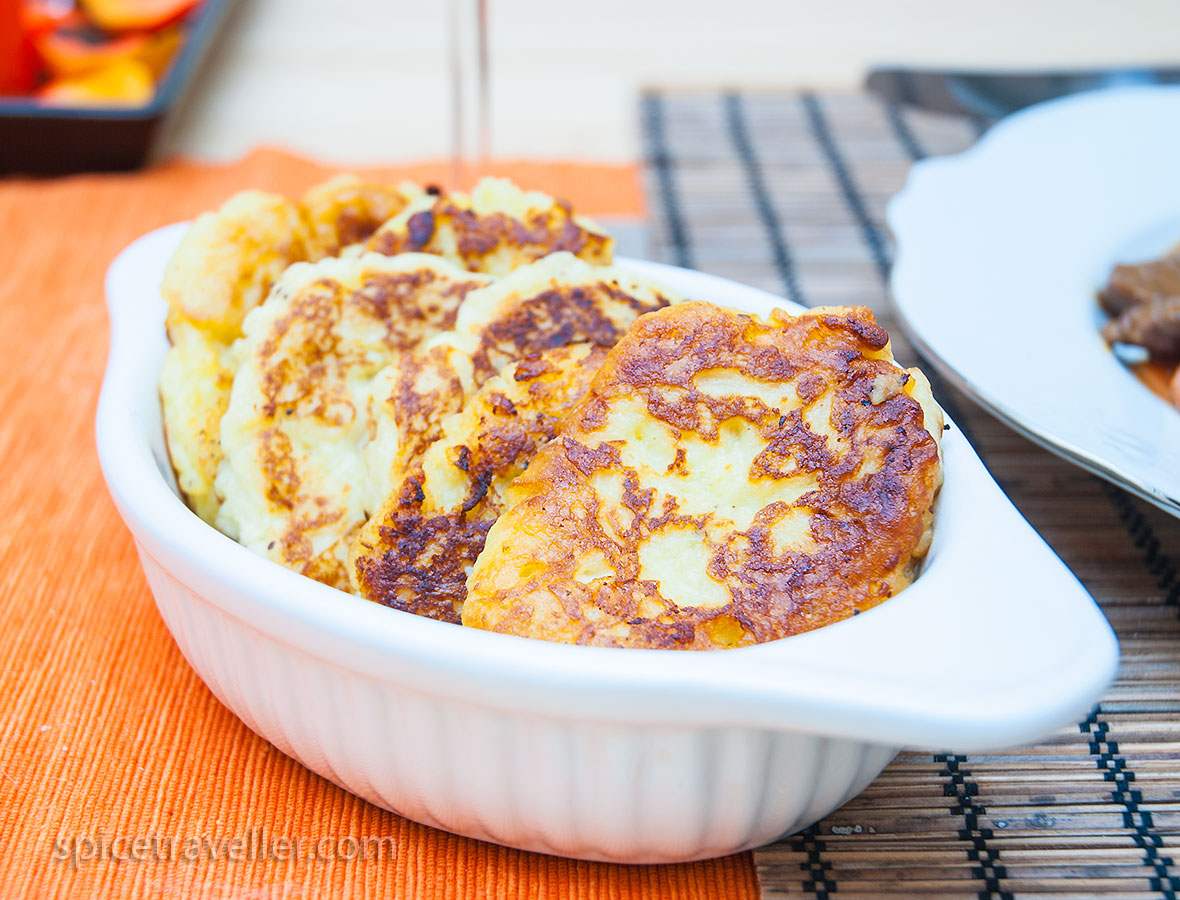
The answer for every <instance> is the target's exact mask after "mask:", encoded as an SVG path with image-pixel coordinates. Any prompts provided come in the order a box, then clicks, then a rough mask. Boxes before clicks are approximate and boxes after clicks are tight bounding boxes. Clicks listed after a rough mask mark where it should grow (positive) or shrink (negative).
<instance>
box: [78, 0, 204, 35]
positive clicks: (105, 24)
mask: <svg viewBox="0 0 1180 900" xmlns="http://www.w3.org/2000/svg"><path fill="white" fill-rule="evenodd" d="M78 2H79V5H80V6H81V7H82V11H83V12H84V13H86V17H87V18H88V19H90V21H91V22H93V23H94V24H95V25H97V26H98V27H99V28H102V29H104V30H106V31H153V30H155V29H157V28H162V27H163V26H165V25H168V24H171V23H172V22H175V21H176V20H177V19H180V18H181V17H183V16H184V15H185V14H186V13H188V11H189V10H191V9H192V8H193V7H194V6H196V5H197V3H198V2H199V0H78Z"/></svg>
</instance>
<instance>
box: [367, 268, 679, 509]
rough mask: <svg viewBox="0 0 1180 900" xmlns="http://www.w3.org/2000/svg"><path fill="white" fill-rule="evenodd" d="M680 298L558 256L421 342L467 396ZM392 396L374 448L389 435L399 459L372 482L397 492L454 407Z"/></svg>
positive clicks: (488, 292) (489, 290) (495, 288)
mask: <svg viewBox="0 0 1180 900" xmlns="http://www.w3.org/2000/svg"><path fill="white" fill-rule="evenodd" d="M679 299H680V298H679V296H678V295H676V294H674V293H673V292H671V291H669V290H667V289H666V288H663V287H661V286H659V285H657V284H655V283H654V282H651V281H649V280H647V279H644V278H641V277H639V276H637V275H632V274H630V273H628V272H625V271H623V270H620V269H617V268H613V267H607V266H592V265H589V264H588V263H585V262H583V261H582V260H580V259H577V258H576V257H574V256H572V255H571V254H569V253H554V254H552V255H551V256H548V257H546V258H544V259H542V260H539V261H537V262H535V263H532V264H531V265H528V266H522V267H521V268H519V269H517V270H516V271H514V272H512V273H511V274H509V275H506V276H504V277H503V278H499V279H496V280H495V281H493V282H492V283H491V284H489V285H488V286H487V287H484V288H480V289H479V290H475V291H472V292H471V293H469V294H468V295H467V296H466V298H465V299H464V300H463V303H462V305H461V306H460V307H459V314H458V317H457V318H456V320H455V326H454V328H453V329H452V330H450V331H447V332H443V333H441V334H438V335H436V336H435V337H434V338H432V339H431V340H429V341H427V342H426V343H425V344H423V352H425V353H427V354H428V360H427V362H428V363H429V368H430V370H431V371H433V372H434V373H435V377H443V376H444V374H445V373H453V375H454V377H457V378H458V379H459V380H460V381H461V382H462V384H463V387H464V395H465V396H467V397H469V396H471V394H472V393H473V392H474V391H475V390H476V389H478V388H479V386H480V385H482V384H483V383H484V382H485V381H487V380H488V379H489V378H491V377H493V376H494V375H496V374H497V373H499V371H500V370H501V369H503V368H504V366H506V365H507V364H508V363H510V362H514V361H516V360H518V359H524V358H525V357H527V356H532V355H534V354H537V353H541V352H543V351H545V350H550V349H552V348H554V347H561V346H563V345H565V344H571V343H578V342H581V341H589V342H591V343H594V344H598V345H600V346H612V345H613V344H614V343H615V342H616V341H618V339H619V338H620V337H621V336H622V335H623V333H624V332H625V331H626V330H627V328H628V327H629V326H630V324H631V323H632V322H634V321H635V319H636V317H638V316H639V315H641V314H642V313H645V312H650V311H651V310H654V309H659V308H660V307H662V306H666V305H668V304H669V303H672V302H677V301H678V300H679ZM380 387H381V381H379V382H378V388H380ZM378 396H381V395H380V394H378ZM386 396H388V397H389V398H390V399H389V402H388V403H386V404H377V405H375V407H374V409H375V415H376V416H377V419H378V438H377V440H376V441H375V442H374V446H377V447H384V445H385V444H386V443H387V440H386V439H387V437H388V438H390V440H389V441H388V443H391V444H393V445H394V449H393V451H392V453H391V454H390V453H389V452H386V451H385V450H382V453H383V454H384V455H385V456H388V457H389V458H391V459H392V460H393V462H392V465H391V466H390V470H389V474H388V477H387V478H386V479H384V480H383V481H380V482H377V481H375V482H374V485H377V484H379V485H380V486H381V487H384V488H386V489H392V488H393V487H394V486H396V485H400V484H401V482H402V479H404V478H405V477H406V475H408V474H409V473H410V472H412V471H413V470H414V468H415V467H416V466H417V465H418V463H419V462H420V461H421V458H422V453H423V452H425V450H426V448H427V447H428V446H429V445H430V443H431V442H432V441H434V440H435V439H437V438H438V436H439V435H440V434H441V423H442V419H443V416H445V415H447V414H449V413H450V412H453V411H454V410H450V409H447V410H443V411H441V412H440V411H439V410H437V409H433V408H432V407H430V406H424V405H423V403H422V402H420V401H419V399H418V395H417V394H415V393H414V392H413V391H411V392H409V393H408V394H405V393H403V394H402V395H396V396H395V395H394V394H393V393H390V394H388V395H386ZM391 419H392V423H390V421H389V420H391Z"/></svg>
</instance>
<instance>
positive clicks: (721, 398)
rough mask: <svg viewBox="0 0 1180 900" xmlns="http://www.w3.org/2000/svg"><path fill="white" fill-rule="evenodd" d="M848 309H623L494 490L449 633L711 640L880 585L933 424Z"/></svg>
mask: <svg viewBox="0 0 1180 900" xmlns="http://www.w3.org/2000/svg"><path fill="white" fill-rule="evenodd" d="M888 340H889V339H888V335H887V334H886V333H885V331H884V330H883V329H882V328H880V327H879V326H878V325H877V324H876V322H875V321H874V320H873V316H872V314H871V312H870V311H869V310H868V309H865V308H863V307H836V308H829V309H817V310H813V311H810V312H808V313H806V314H804V315H801V316H798V317H791V316H788V315H786V314H785V313H780V312H777V311H776V312H775V313H774V314H772V316H771V318H770V319H769V320H762V319H759V318H756V317H750V316H745V315H739V314H738V313H735V312H732V311H729V310H725V309H721V308H719V307H716V306H712V305H710V304H705V303H688V304H683V305H680V306H675V307H672V308H670V309H665V310H661V311H659V312H656V313H652V314H651V315H647V316H644V317H643V318H641V319H639V320H638V321H637V322H636V323H635V324H634V326H632V328H631V330H630V332H629V333H628V334H627V336H626V337H625V338H623V340H622V341H621V342H620V343H619V344H618V346H617V347H615V348H614V349H613V350H612V351H611V352H610V354H609V355H608V357H607V360H606V362H605V363H604V364H603V367H602V369H601V370H600V371H599V374H598V376H597V377H596V378H595V380H594V383H593V384H592V386H591V389H590V391H589V393H588V394H587V395H586V397H585V398H584V399H583V400H582V402H581V403H580V404H579V405H578V406H577V407H576V408H575V409H573V410H572V411H571V412H570V413H569V415H568V416H567V417H566V419H565V420H564V421H563V424H562V427H561V429H560V430H559V433H558V435H557V437H556V438H555V439H554V440H553V441H551V442H550V443H548V444H547V445H545V446H544V447H543V448H542V449H541V450H540V451H539V452H538V453H537V455H536V456H535V457H534V458H533V460H532V462H531V463H530V465H529V467H528V469H527V470H526V471H525V473H524V474H523V475H521V476H520V477H519V478H518V479H517V480H516V481H515V482H513V484H512V485H511V486H510V487H509V488H508V491H507V497H506V509H505V511H504V513H503V514H502V515H501V516H500V518H499V520H498V521H497V522H496V524H495V525H493V526H492V528H491V530H490V532H489V534H488V536H487V542H486V545H485V547H484V550H483V552H482V553H481V554H480V556H479V559H478V560H477V561H476V564H475V567H474V569H473V571H472V573H471V576H470V578H469V579H468V582H467V590H468V593H467V600H466V602H465V603H464V605H463V616H462V619H463V624H464V625H471V626H474V627H477V628H485V629H490V630H494V631H500V632H505V633H508V634H516V635H524V636H528V637H534V638H543V639H546V640H552V641H564V642H569V643H583V644H600V645H610V646H626V647H664V648H679V649H710V648H721V647H734V646H739V645H744V644H752V643H756V642H760V641H768V640H772V639H775V638H781V637H785V636H787V635H792V634H797V633H799V632H802V631H807V630H809V629H812V628H817V627H819V626H821V625H826V624H829V623H831V622H836V621H839V620H841V619H844V618H847V617H848V616H851V615H853V614H855V613H857V612H859V611H862V610H866V609H869V608H871V607H873V606H875V605H877V604H878V603H880V602H882V601H883V600H885V599H886V598H888V597H891V596H893V595H894V594H896V593H897V592H898V591H900V590H901V589H902V588H904V587H905V586H906V585H907V584H909V583H910V581H911V580H912V578H913V577H914V573H915V569H916V565H917V561H918V560H919V559H920V558H921V557H922V556H924V555H925V553H926V551H927V549H928V547H929V544H930V537H931V529H932V526H933V502H934V497H935V493H936V491H937V489H938V486H939V484H940V478H941V468H940V464H939V443H938V442H939V438H940V435H941V430H942V424H943V423H942V415H941V412H940V411H939V409H938V407H937V405H936V404H935V403H934V401H933V398H932V397H931V395H930V392H929V386H928V384H927V382H926V380H925V378H924V377H922V375H921V373H919V372H918V371H917V370H914V369H911V370H908V371H906V370H903V369H901V368H900V367H898V366H897V365H896V363H894V362H893V359H892V354H891V353H890V350H889V343H888Z"/></svg>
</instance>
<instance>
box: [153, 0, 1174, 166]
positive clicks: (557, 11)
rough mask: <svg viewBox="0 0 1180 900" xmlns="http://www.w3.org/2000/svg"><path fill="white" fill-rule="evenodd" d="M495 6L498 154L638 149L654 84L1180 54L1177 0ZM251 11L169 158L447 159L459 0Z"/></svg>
mask: <svg viewBox="0 0 1180 900" xmlns="http://www.w3.org/2000/svg"><path fill="white" fill-rule="evenodd" d="M460 2H461V3H466V4H467V5H470V6H473V5H474V0H460ZM488 2H489V7H490V13H491V16H490V19H491V29H490V34H491V44H492V48H491V50H492V66H493V78H492V86H493V102H492V109H493V117H494V119H493V124H494V128H493V151H494V153H495V154H496V155H498V156H501V157H518V158H556V157H565V158H576V159H586V160H594V161H604V162H621V161H630V160H634V159H636V158H638V155H639V136H638V133H637V107H636V99H637V95H638V92H639V90H640V89H641V88H643V87H668V88H677V87H711V88H717V87H741V88H752V87H777V88H782V87H797V86H804V85H805V86H811V87H821V88H823V87H854V86H856V85H857V84H859V83H860V81H861V79H862V77H863V73H864V71H865V70H866V68H868V67H870V66H871V65H873V64H875V63H884V62H894V63H911V64H914V63H923V64H928V65H957V66H972V65H988V66H1013V65H1015V66H1038V67H1052V66H1055V65H1067V64H1073V65H1107V64H1119V63H1126V62H1137V63H1172V64H1180V3H1176V2H1174V0H1121V2H1111V0H990V2H988V3H967V2H965V0H724V2H709V0H596V2H594V3H568V2H560V0H488ZM238 3H239V6H238V8H237V9H236V10H235V11H234V12H233V14H232V15H231V18H230V20H229V22H228V25H227V27H226V29H225V31H224V32H223V34H222V39H221V41H220V42H219V44H218V45H217V48H216V49H215V51H214V53H213V55H212V56H211V58H210V59H209V60H208V65H206V67H205V68H204V70H203V74H202V76H201V78H200V79H199V81H198V84H197V86H196V90H195V91H194V92H193V94H192V95H191V99H190V101H189V102H188V103H187V104H186V105H185V107H184V108H183V109H182V110H181V112H180V115H178V116H177V117H176V118H175V120H174V121H173V123H172V127H171V129H170V131H169V133H168V135H167V136H166V139H165V141H164V145H163V148H162V149H163V151H164V152H175V151H180V152H184V153H186V154H188V155H191V156H195V157H197V158H202V159H210V160H225V159H233V158H235V157H237V156H240V155H241V154H243V153H245V152H247V151H248V150H249V149H251V148H253V147H255V146H258V145H261V144H271V145H278V146H282V147H286V148H288V149H291V150H294V151H299V152H303V153H305V154H307V155H310V156H312V157H315V158H318V159H320V160H323V161H325V162H329V163H338V164H342V165H343V164H363V163H381V162H398V161H409V160H415V159H422V158H430V157H435V158H437V157H440V156H445V155H446V154H447V153H448V151H449V141H450V129H449V124H448V123H449V115H450V111H449V110H450V107H449V101H448V97H449V93H448V91H449V87H448V85H449V81H448V69H447V47H448V32H447V9H448V5H449V4H448V0H417V2H413V3H409V2H396V0H238Z"/></svg>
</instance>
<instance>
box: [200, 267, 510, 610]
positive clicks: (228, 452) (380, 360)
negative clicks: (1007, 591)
mask: <svg viewBox="0 0 1180 900" xmlns="http://www.w3.org/2000/svg"><path fill="white" fill-rule="evenodd" d="M488 281H489V279H488V278H487V276H483V275H479V274H475V273H471V272H467V271H465V270H462V269H459V268H457V267H456V266H454V265H452V264H451V263H449V262H447V261H446V260H444V259H441V258H439V257H436V256H429V255H426V254H404V255H402V256H398V257H384V256H379V255H377V254H371V253H370V254H364V255H362V256H359V257H357V258H351V259H325V260H321V261H320V262H317V263H300V264H296V265H293V266H291V267H290V268H289V269H288V270H287V271H286V272H285V273H284V274H283V276H282V277H281V278H280V280H279V281H278V282H277V283H276V284H275V286H274V289H273V290H272V292H271V294H270V296H269V297H268V298H267V301H266V302H265V303H264V304H262V305H261V306H259V307H257V308H255V309H254V310H253V311H252V312H251V313H250V314H249V316H247V317H246V320H245V323H244V334H243V339H242V340H241V341H239V342H238V343H237V344H236V345H235V347H234V350H233V354H234V356H235V357H237V359H238V360H240V362H239V364H238V366H237V371H236V374H235V375H234V379H233V388H232V392H231V394H230V401H229V405H228V408H227V410H226V413H225V415H224V417H223V418H222V420H221V429H220V439H221V448H222V451H223V453H224V456H223V458H222V459H221V462H220V465H219V468H218V474H217V479H216V483H215V486H216V490H217V493H218V494H219V495H220V496H221V498H222V504H221V508H220V510H219V512H218V515H217V521H216V524H217V527H218V528H220V529H221V530H222V531H223V532H225V533H226V534H228V535H230V536H231V537H234V538H235V539H237V540H238V541H239V542H241V543H242V544H244V545H245V546H247V547H249V548H250V549H252V550H254V551H255V552H258V553H260V554H262V555H264V556H267V557H269V558H271V559H273V560H275V561H277V562H280V563H282V564H283V565H286V566H288V567H290V568H293V569H295V570H296V571H299V572H302V573H303V574H306V575H308V576H310V577H312V578H316V579H318V580H320V581H323V582H324V583H326V584H331V585H334V586H336V587H340V588H343V589H346V590H347V589H348V587H349V579H348V575H347V569H346V567H345V563H346V560H347V549H348V544H349V541H350V539H351V535H352V532H353V531H354V530H355V529H356V528H357V527H359V525H360V524H361V523H363V522H364V521H365V518H366V514H367V512H368V511H370V507H368V506H367V505H366V504H367V502H368V501H367V494H366V491H365V485H366V483H367V481H368V474H367V470H366V467H367V465H369V464H371V463H372V452H371V448H369V449H370V453H369V454H368V458H366V453H365V452H364V450H363V448H365V447H366V446H367V445H369V444H372V443H374V440H375V437H376V431H377V423H376V417H375V416H374V413H373V410H372V401H373V396H374V393H373V391H374V388H373V383H374V380H375V379H376V378H377V376H378V375H379V374H381V373H383V370H384V375H383V377H384V378H387V379H388V378H389V375H388V370H387V369H386V367H387V366H389V365H391V364H393V365H395V366H398V367H400V369H399V371H400V373H401V374H400V375H398V376H394V377H393V378H392V383H394V384H399V385H400V384H406V385H408V386H407V387H406V389H407V390H418V391H420V392H421V393H422V394H423V396H424V397H428V398H429V401H427V400H423V401H421V402H431V403H433V405H434V406H436V407H438V408H440V409H443V410H446V409H447V404H448V403H450V405H451V408H454V409H457V408H458V407H459V405H460V404H461V402H462V397H463V390H462V385H461V384H460V383H459V381H458V380H457V379H455V378H453V377H452V376H451V375H450V374H449V373H448V374H444V376H443V377H441V378H433V377H429V376H430V375H432V374H433V373H427V374H426V375H424V374H423V372H424V368H423V366H422V365H421V364H420V362H419V361H418V357H417V356H416V355H415V354H413V353H412V352H410V351H413V350H415V349H416V348H417V347H418V346H419V345H420V344H421V343H422V341H423V340H424V339H426V338H428V337H430V336H432V335H434V334H435V333H436V332H437V331H439V330H440V329H442V328H446V327H448V326H449V325H451V324H452V323H453V322H454V319H455V315H456V312H457V310H458V307H459V305H460V303H461V302H462V299H463V297H464V296H465V295H466V294H467V293H468V292H470V291H472V290H474V289H476V288H479V287H482V286H483V285H485V284H487V282H488ZM379 396H381V395H380V394H379ZM442 414H443V413H440V414H439V415H440V416H441V415H442ZM385 443H386V445H388V444H389V442H388V441H386V442H385ZM383 465H384V468H386V469H387V468H388V465H389V464H388V461H384V464H383Z"/></svg>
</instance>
